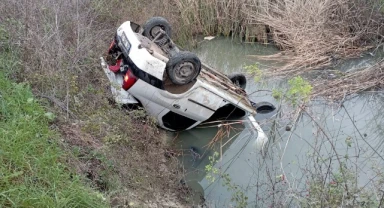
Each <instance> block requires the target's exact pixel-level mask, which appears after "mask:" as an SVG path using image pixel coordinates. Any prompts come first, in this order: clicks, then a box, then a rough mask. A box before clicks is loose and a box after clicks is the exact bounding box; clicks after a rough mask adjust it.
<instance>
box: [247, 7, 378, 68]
mask: <svg viewBox="0 0 384 208" xmlns="http://www.w3.org/2000/svg"><path fill="white" fill-rule="evenodd" d="M381 4H382V3H381V1H378V0H377V1H375V0H372V1H368V2H366V1H361V0H354V1H347V0H337V1H332V0H310V1H282V0H278V1H268V2H267V3H265V5H264V6H263V7H261V8H260V10H258V11H254V10H248V11H246V12H247V13H248V14H249V17H250V19H252V20H254V21H258V22H260V23H262V24H265V25H268V26H269V27H270V28H271V32H272V34H273V41H274V42H275V43H276V45H277V46H278V47H280V48H281V49H282V50H284V51H286V52H285V54H289V55H291V58H292V59H291V61H289V62H288V64H287V65H285V66H284V67H282V68H279V69H277V70H275V71H273V72H271V74H273V75H286V74H300V73H303V72H305V71H308V70H311V69H319V68H324V67H327V66H330V65H331V64H332V63H333V61H334V60H338V59H345V58H350V57H356V56H358V55H360V54H361V53H362V52H364V51H366V50H367V49H369V48H371V47H372V46H373V45H375V44H376V43H375V42H374V41H377V40H378V38H383V35H384V28H383V24H382V22H383V20H384V18H383V15H382V13H380V8H381V6H382V5H381ZM277 58H281V57H280V56H279V57H277Z"/></svg>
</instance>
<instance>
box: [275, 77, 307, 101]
mask: <svg viewBox="0 0 384 208" xmlns="http://www.w3.org/2000/svg"><path fill="white" fill-rule="evenodd" d="M311 93H312V86H311V84H310V83H309V82H308V81H306V80H304V79H303V78H302V77H301V76H296V77H294V78H292V79H290V80H288V89H286V90H283V89H274V90H273V91H272V96H273V97H274V98H275V99H277V100H279V99H284V100H285V101H288V103H290V104H292V105H293V106H294V107H295V106H297V105H298V104H301V103H303V102H306V101H308V100H309V98H310V95H311Z"/></svg>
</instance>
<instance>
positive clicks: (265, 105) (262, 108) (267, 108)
mask: <svg viewBox="0 0 384 208" xmlns="http://www.w3.org/2000/svg"><path fill="white" fill-rule="evenodd" d="M251 104H252V106H253V107H254V108H255V109H256V112H257V113H260V114H267V113H270V112H272V111H274V110H276V107H275V106H274V105H273V104H272V103H270V102H265V101H264V102H257V103H254V102H251Z"/></svg>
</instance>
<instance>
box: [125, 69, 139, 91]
mask: <svg viewBox="0 0 384 208" xmlns="http://www.w3.org/2000/svg"><path fill="white" fill-rule="evenodd" d="M136 81H137V78H136V77H135V75H133V73H132V72H131V70H130V69H129V70H128V71H127V73H125V75H124V81H123V86H122V87H123V89H124V90H128V89H129V88H131V87H132V86H133V85H134V84H135V83H136Z"/></svg>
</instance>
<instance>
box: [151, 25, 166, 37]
mask: <svg viewBox="0 0 384 208" xmlns="http://www.w3.org/2000/svg"><path fill="white" fill-rule="evenodd" d="M160 30H164V28H163V27H162V26H160V25H157V26H155V27H153V28H152V30H151V36H152V37H153V38H155V37H156V35H157V33H158V32H159V31H160Z"/></svg>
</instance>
